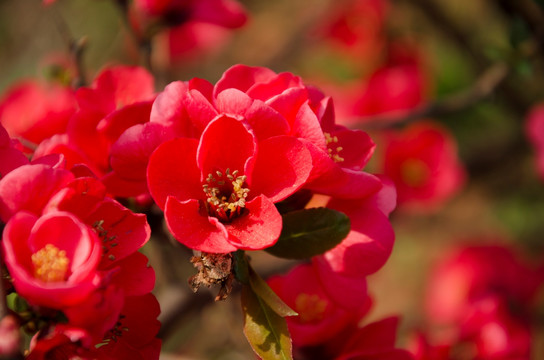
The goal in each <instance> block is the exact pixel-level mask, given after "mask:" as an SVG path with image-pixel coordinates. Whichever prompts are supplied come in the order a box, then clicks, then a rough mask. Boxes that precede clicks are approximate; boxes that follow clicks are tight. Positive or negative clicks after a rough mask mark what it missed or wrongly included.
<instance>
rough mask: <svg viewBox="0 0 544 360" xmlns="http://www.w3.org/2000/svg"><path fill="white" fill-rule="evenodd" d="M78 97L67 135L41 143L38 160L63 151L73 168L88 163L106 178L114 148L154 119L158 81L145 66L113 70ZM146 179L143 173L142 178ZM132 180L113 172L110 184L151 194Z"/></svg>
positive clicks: (101, 76) (105, 70)
mask: <svg viewBox="0 0 544 360" xmlns="http://www.w3.org/2000/svg"><path fill="white" fill-rule="evenodd" d="M76 97H77V101H78V104H79V109H78V111H77V112H76V113H75V114H74V116H72V118H71V119H70V121H69V123H68V127H67V130H66V133H58V134H56V135H55V136H53V137H51V138H50V139H47V140H46V141H45V142H43V143H41V144H40V146H39V147H38V148H37V149H36V152H35V155H34V156H35V157H37V156H43V155H45V154H51V153H61V154H64V155H65V158H66V160H67V167H68V168H72V167H73V166H74V165H76V164H85V165H86V166H88V167H89V168H90V169H91V170H92V171H93V172H94V173H95V174H96V175H97V176H99V177H102V176H104V175H106V174H108V173H109V172H110V171H111V168H110V161H109V160H110V159H109V156H110V148H111V146H112V144H113V143H114V142H115V141H116V140H117V139H118V138H119V136H120V135H121V134H122V133H123V131H125V130H126V129H128V128H130V127H131V126H133V125H136V124H140V123H145V122H148V121H149V114H150V111H151V104H152V102H153V99H154V97H155V95H154V85H153V77H152V76H151V75H150V74H149V73H148V72H147V71H146V70H145V69H143V68H140V67H135V66H115V67H109V68H106V69H104V70H103V71H101V72H100V73H99V74H98V75H97V77H96V79H95V80H94V81H93V84H92V85H91V86H90V87H82V88H80V89H78V91H77V93H76ZM144 177H145V171H142V174H141V175H140V178H144ZM129 180H132V181H127V180H120V179H117V178H116V177H113V176H112V175H111V174H108V175H107V177H106V178H105V183H106V185H107V186H108V187H111V188H112V189H113V190H122V188H123V186H125V187H126V186H127V185H128V189H124V190H125V191H124V192H125V193H128V195H130V196H136V195H139V194H141V193H144V192H145V184H142V183H141V180H140V181H138V180H134V179H129ZM119 183H121V184H119ZM131 190H132V191H131ZM116 195H117V194H116ZM120 195H125V194H120Z"/></svg>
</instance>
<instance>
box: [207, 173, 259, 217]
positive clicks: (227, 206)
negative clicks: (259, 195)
mask: <svg viewBox="0 0 544 360" xmlns="http://www.w3.org/2000/svg"><path fill="white" fill-rule="evenodd" d="M215 174H216V175H217V176H218V179H216V178H215V177H213V175H212V174H209V175H208V177H207V178H206V182H207V184H203V185H202V190H203V191H204V193H205V194H206V197H207V199H206V201H207V202H208V205H209V207H210V211H211V215H214V216H217V217H218V218H219V219H222V220H225V221H229V220H232V218H233V217H234V216H237V215H240V211H241V209H242V208H244V207H245V206H246V198H247V196H248V193H249V189H248V188H246V187H244V183H245V182H246V179H247V177H246V176H245V175H241V176H237V175H238V170H235V171H233V172H232V174H231V173H230V169H227V170H226V171H225V174H223V173H221V172H220V171H216V172H215ZM229 185H230V186H229Z"/></svg>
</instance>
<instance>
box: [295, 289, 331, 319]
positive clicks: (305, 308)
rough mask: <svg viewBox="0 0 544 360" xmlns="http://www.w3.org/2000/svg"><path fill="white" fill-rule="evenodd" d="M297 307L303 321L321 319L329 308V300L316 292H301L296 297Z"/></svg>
mask: <svg viewBox="0 0 544 360" xmlns="http://www.w3.org/2000/svg"><path fill="white" fill-rule="evenodd" d="M295 308H296V311H297V312H298V316H299V319H300V321H301V322H302V323H309V322H312V321H319V320H321V319H323V314H324V313H325V309H326V308H327V302H326V301H325V300H323V299H321V298H320V297H319V296H317V295H316V294H313V295H309V294H300V295H298V296H297V298H296V299H295Z"/></svg>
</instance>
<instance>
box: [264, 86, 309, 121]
mask: <svg viewBox="0 0 544 360" xmlns="http://www.w3.org/2000/svg"><path fill="white" fill-rule="evenodd" d="M307 100H308V93H307V92H306V89H304V88H298V87H297V88H290V89H287V90H285V91H284V92H282V93H281V94H278V95H276V96H274V97H271V98H270V99H268V100H266V104H267V105H269V106H270V107H272V108H273V109H275V110H276V111H277V112H279V113H280V114H282V115H283V116H284V117H285V119H286V120H287V122H288V123H289V124H290V125H291V126H292V125H293V124H294V123H295V119H296V117H297V114H298V111H299V109H300V107H301V106H302V105H303V104H304V103H305V102H306V101H307Z"/></svg>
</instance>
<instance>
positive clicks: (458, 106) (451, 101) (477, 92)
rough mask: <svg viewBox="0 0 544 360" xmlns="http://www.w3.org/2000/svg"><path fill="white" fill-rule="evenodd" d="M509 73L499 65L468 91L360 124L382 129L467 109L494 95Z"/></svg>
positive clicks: (505, 66) (492, 67)
mask: <svg viewBox="0 0 544 360" xmlns="http://www.w3.org/2000/svg"><path fill="white" fill-rule="evenodd" d="M508 73H509V68H508V66H507V65H506V64H504V63H497V64H495V65H493V66H491V67H490V68H489V69H487V70H486V71H485V72H484V73H483V74H482V75H481V76H480V77H479V78H478V79H476V81H475V82H474V83H473V84H472V86H471V87H469V88H468V89H465V90H462V91H460V92H459V93H456V94H453V95H450V96H448V97H445V98H442V99H439V100H437V101H435V102H431V103H427V104H425V105H422V106H420V107H417V108H415V109H414V110H412V111H410V112H408V113H405V112H403V113H397V114H393V115H378V116H375V117H372V118H366V119H364V120H363V121H361V122H360V123H361V124H362V125H361V127H362V128H364V129H381V128H386V127H392V126H398V125H403V124H406V123H409V122H412V121H415V120H418V119H422V118H428V117H438V116H442V115H446V114H451V113H455V112H458V111H460V110H464V109H467V108H469V107H471V106H473V105H475V104H477V103H478V102H480V101H482V100H484V99H486V98H487V97H489V96H490V95H491V94H493V93H494V92H495V90H496V89H497V87H498V86H499V85H500V84H501V83H502V82H503V81H504V80H505V79H506V76H507V75H508Z"/></svg>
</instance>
